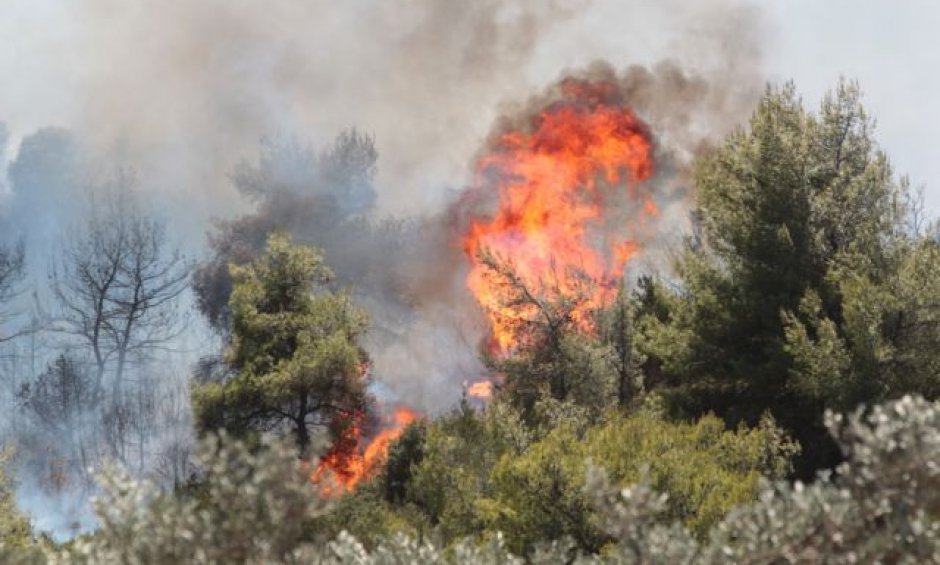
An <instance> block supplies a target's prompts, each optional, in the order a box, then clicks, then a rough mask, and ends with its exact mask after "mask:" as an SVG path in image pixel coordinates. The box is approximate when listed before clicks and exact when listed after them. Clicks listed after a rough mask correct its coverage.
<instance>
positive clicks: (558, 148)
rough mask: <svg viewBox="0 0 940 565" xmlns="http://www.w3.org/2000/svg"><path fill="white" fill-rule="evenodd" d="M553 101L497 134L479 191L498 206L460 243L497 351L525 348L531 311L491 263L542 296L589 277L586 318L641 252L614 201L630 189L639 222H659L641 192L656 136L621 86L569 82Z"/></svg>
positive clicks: (481, 170)
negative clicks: (522, 332)
mask: <svg viewBox="0 0 940 565" xmlns="http://www.w3.org/2000/svg"><path fill="white" fill-rule="evenodd" d="M553 98H554V99H553V100H551V101H549V102H546V103H545V104H544V106H543V107H542V108H540V109H539V110H538V111H537V112H535V113H534V114H533V116H532V117H531V119H530V120H529V123H527V124H523V126H522V127H518V128H508V129H507V130H506V131H503V132H502V133H500V134H498V135H497V136H496V137H495V138H494V142H493V144H492V147H491V150H490V151H489V152H488V153H486V154H484V155H483V156H482V157H480V158H479V160H478V162H477V177H478V181H477V184H478V186H477V187H475V188H476V189H478V190H479V191H481V192H486V191H490V192H495V198H496V200H497V208H496V210H495V212H493V213H491V214H487V215H485V216H482V217H477V218H474V219H472V220H471V222H470V224H469V227H468V229H467V230H466V231H465V233H464V235H463V241H462V243H463V247H464V250H465V252H466V253H467V255H468V257H469V259H470V262H471V268H470V272H469V275H468V277H467V284H468V286H469V288H470V290H471V292H472V293H473V295H474V296H475V297H476V299H477V300H478V301H479V303H480V304H481V305H482V306H483V309H484V311H485V312H486V314H487V316H488V318H489V322H490V326H491V329H492V334H493V338H494V340H495V342H496V343H495V345H496V346H497V350H498V351H507V350H508V349H510V348H511V346H512V345H513V344H514V343H516V342H517V336H516V335H515V333H516V331H517V330H516V328H518V327H519V324H518V323H517V322H519V321H520V320H523V319H525V318H527V317H529V316H532V315H533V312H531V311H528V310H530V309H531V306H525V305H523V306H518V305H517V306H507V305H506V301H505V298H504V297H503V296H502V293H501V290H500V287H499V285H498V284H494V283H493V281H492V277H491V276H490V275H491V272H490V271H491V265H488V264H487V262H486V260H485V257H487V256H489V257H495V258H496V259H498V260H500V261H506V262H508V263H509V264H511V267H512V269H513V271H514V273H515V276H516V277H517V278H518V280H519V281H520V282H521V283H523V284H524V285H525V286H526V287H527V288H529V289H534V290H538V291H539V292H547V293H555V294H558V295H568V294H570V293H573V292H574V291H575V290H576V288H577V287H578V286H579V285H580V284H582V282H583V280H584V278H585V277H586V278H587V279H589V280H590V281H592V282H593V283H595V284H597V290H596V291H594V292H593V293H592V295H591V297H590V298H589V299H588V301H587V302H586V303H585V304H584V305H583V309H584V310H585V312H581V313H580V314H585V313H586V311H587V310H590V309H594V308H597V307H599V306H602V305H604V304H605V303H606V302H608V301H609V300H610V299H611V298H612V297H613V296H614V294H615V292H616V290H615V289H616V284H617V281H619V280H620V278H621V277H622V273H623V269H624V267H625V265H626V263H627V262H628V261H629V260H630V258H631V257H633V256H634V255H635V254H636V253H637V252H638V251H639V243H638V242H637V241H635V239H634V238H633V237H632V235H631V234H632V233H633V231H632V230H631V229H630V226H628V225H622V224H621V225H616V224H615V225H613V226H611V225H610V222H611V221H612V218H611V217H610V215H609V214H607V213H606V209H605V207H606V203H607V200H608V199H611V198H616V197H617V195H616V194H614V193H615V192H616V191H618V190H619V191H626V195H627V197H628V198H629V199H630V200H632V201H634V202H639V206H636V209H637V210H638V214H640V215H645V216H656V215H657V214H658V210H657V208H656V205H655V203H654V202H653V201H652V199H650V197H649V196H647V195H644V194H641V193H640V191H639V190H638V189H637V187H638V186H640V183H642V182H643V181H645V180H647V179H649V178H650V177H651V176H652V174H653V151H654V148H653V142H652V136H651V134H650V132H649V128H648V127H647V126H646V124H644V123H643V122H642V121H641V120H640V119H639V118H638V117H637V116H636V115H635V114H634V113H633V111H632V110H631V109H630V108H629V107H627V106H626V105H625V104H624V103H623V102H622V96H621V94H620V93H619V92H618V88H617V86H616V84H614V83H612V82H592V81H587V80H579V79H566V80H564V81H562V82H561V83H560V85H559V88H558V95H557V96H555V97H553ZM614 221H615V222H616V221H619V220H614ZM575 314H576V315H577V314H578V313H575ZM584 319H585V320H586V319H587V317H586V316H584Z"/></svg>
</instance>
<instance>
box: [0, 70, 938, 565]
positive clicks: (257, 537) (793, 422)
mask: <svg viewBox="0 0 940 565" xmlns="http://www.w3.org/2000/svg"><path fill="white" fill-rule="evenodd" d="M611 84H612V83H608V82H604V81H603V80H600V79H597V78H596V77H588V78H585V77H580V78H576V79H571V80H568V79H565V80H562V81H560V82H559V84H558V85H556V87H554V88H555V90H551V91H550V92H549V93H547V94H546V95H545V97H546V100H544V101H539V102H538V103H537V104H536V107H537V108H536V111H533V112H531V113H530V114H529V115H527V116H526V117H527V119H528V120H529V122H528V123H527V124H525V125H523V126H518V125H516V124H509V125H507V124H503V125H501V126H499V127H500V128H504V129H502V130H498V131H497V132H496V135H494V137H493V141H491V149H492V151H491V152H490V153H489V154H486V155H484V156H483V157H480V158H479V161H478V165H479V166H480V167H481V170H483V171H485V172H486V174H485V175H483V176H484V177H487V180H482V181H480V182H481V183H482V185H485V187H486V188H487V190H488V191H489V192H487V191H486V190H482V189H481V190H479V191H476V192H471V193H470V195H469V196H468V197H467V199H464V200H461V201H460V204H459V205H458V206H456V207H455V208H454V209H453V210H452V212H453V215H452V219H451V220H449V221H448V222H446V224H447V225H448V226H450V227H452V226H457V229H458V230H460V231H459V233H458V235H457V236H454V235H453V233H454V232H453V231H449V230H448V229H445V226H443V225H441V223H438V222H434V221H430V220H429V221H419V220H411V221H399V220H383V221H379V220H375V219H372V218H369V217H367V216H364V215H362V214H361V212H362V211H363V210H365V209H367V208H368V207H369V206H370V204H371V202H372V201H374V199H375V193H374V189H373V178H374V174H375V168H376V163H377V159H378V153H377V150H376V148H375V142H374V138H373V137H371V136H370V135H368V134H365V133H362V132H359V131H357V130H347V131H345V132H344V133H342V134H341V135H340V136H338V137H337V138H336V140H335V141H334V142H333V144H331V145H329V146H328V147H326V148H325V149H323V150H322V151H312V150H309V149H308V148H304V147H302V146H299V145H297V144H290V143H284V144H273V145H268V146H266V147H264V148H263V150H262V152H261V156H260V158H259V160H258V161H257V163H245V164H243V165H242V166H241V167H239V168H237V169H236V171H235V172H234V173H233V174H232V175H231V179H232V182H233V183H234V184H235V185H236V187H237V188H238V190H239V191H240V192H241V193H242V194H244V195H245V196H246V197H247V198H248V199H249V200H250V201H251V202H253V206H254V209H253V210H251V211H249V212H246V213H245V214H244V215H242V216H240V217H237V218H235V219H231V220H224V221H219V222H217V224H216V225H215V227H214V228H213V230H212V231H211V232H210V233H209V235H208V245H207V247H206V249H207V252H206V253H204V254H203V255H202V256H200V257H197V258H195V259H194V258H191V257H189V256H188V255H187V254H185V253H183V252H182V251H181V250H180V247H179V245H178V241H179V238H178V237H177V235H176V234H174V233H173V231H172V229H171V228H170V224H168V222H167V221H165V219H164V218H162V217H161V216H160V215H159V214H158V213H156V212H155V211H154V210H153V209H151V208H150V207H148V205H147V203H146V202H145V201H142V200H140V199H138V198H135V197H134V196H133V193H134V191H133V190H132V189H131V188H132V187H133V186H134V185H135V183H136V182H137V180H136V179H135V177H134V174H133V172H132V171H125V170H121V171H119V172H118V173H116V174H114V175H112V176H111V177H110V179H109V181H108V183H106V184H105V185H103V186H101V187H99V188H100V190H98V191H97V192H96V193H95V194H96V196H95V198H94V199H93V201H92V202H91V203H90V204H89V205H88V208H87V213H85V219H84V220H83V221H82V222H80V223H77V224H76V225H74V226H73V227H72V228H71V230H70V231H69V232H68V233H67V234H66V235H65V236H64V237H63V238H62V239H61V241H59V242H58V243H57V244H55V245H51V244H48V245H49V247H48V249H50V250H51V251H50V256H51V257H53V259H52V260H51V262H50V264H49V266H48V276H47V277H46V281H45V288H42V289H34V288H33V289H31V288H28V286H29V285H28V284H26V283H25V282H24V281H27V280H28V277H27V274H28V273H29V272H31V271H30V269H33V268H35V267H34V266H32V265H30V264H29V262H28V260H27V259H28V258H29V257H32V256H35V254H34V253H27V251H26V250H25V246H26V245H27V244H28V245H36V243H35V242H34V241H31V242H28V243H24V242H22V241H18V240H15V239H9V240H8V241H5V242H3V248H2V252H0V300H2V302H3V304H4V309H3V311H4V313H5V314H4V315H5V318H4V324H3V327H4V328H5V332H4V333H3V334H2V340H3V345H4V347H5V348H6V351H8V352H13V353H10V354H8V355H6V356H5V357H4V359H5V361H4V362H5V363H6V364H5V365H4V368H3V372H4V386H6V387H8V388H9V391H8V396H9V399H10V403H11V404H10V408H9V410H11V411H12V412H11V414H12V415H11V416H10V418H11V422H13V423H14V425H12V426H11V427H10V430H9V431H8V432H7V433H6V435H5V437H4V445H5V446H6V448H5V452H4V453H5V455H4V466H5V472H4V475H3V480H2V483H0V560H2V561H3V562H4V563H160V564H162V563H166V564H171V563H418V562H421V563H424V562H428V563H467V562H479V563H517V562H518V563H559V562H564V563H593V562H605V563H606V562H611V563H670V564H672V563H728V562H734V563H797V562H801V563H802V562H827V563H859V562H866V563H867V562H884V563H901V562H911V563H914V562H917V563H926V562H938V561H940V537H938V536H940V522H938V518H940V466H938V462H940V405H938V404H936V399H937V398H938V396H940V239H938V236H940V232H938V227H937V225H936V224H935V223H934V222H933V221H932V220H931V219H930V218H929V217H927V215H926V213H925V207H924V202H923V194H922V191H920V190H918V189H917V188H916V187H913V186H911V183H910V182H909V181H908V180H907V179H906V177H904V176H903V175H899V174H898V173H897V172H895V170H894V169H893V168H892V165H891V162H890V161H889V159H888V156H887V155H886V154H885V153H884V152H883V151H882V150H881V149H880V147H879V145H878V143H877V142H876V139H875V128H874V119H873V118H872V117H871V116H870V115H869V114H868V113H867V111H866V109H865V107H864V105H863V100H862V96H861V91H860V88H859V86H858V85H857V84H856V83H855V82H853V81H850V80H842V81H839V82H838V83H837V84H836V86H835V87H834V88H833V89H832V90H831V91H830V92H829V93H828V94H827V95H826V96H825V97H824V98H823V100H822V103H821V104H820V106H819V107H818V108H813V109H810V108H807V107H805V105H804V102H803V101H802V99H801V97H800V95H799V94H798V91H797V87H796V86H795V85H794V84H792V83H784V84H782V85H771V86H768V87H767V88H766V89H765V90H764V92H763V94H762V95H761V96H760V97H759V100H758V101H757V103H756V105H755V106H754V107H753V108H752V109H751V113H750V117H749V119H747V120H746V121H745V122H743V123H741V124H739V125H738V126H737V127H735V128H734V129H733V130H732V131H731V132H730V133H728V134H727V135H726V136H725V137H724V139H721V140H719V141H718V142H716V143H714V144H712V145H710V146H708V147H704V148H700V149H699V150H698V151H697V152H696V154H695V156H694V159H692V161H691V163H690V166H689V167H688V180H689V183H690V187H691V195H692V196H691V198H692V204H691V206H690V213H689V214H688V216H687V218H686V219H685V221H684V224H685V225H687V229H686V231H685V232H683V235H682V237H681V238H679V240H678V241H679V243H678V244H677V245H674V246H672V247H670V248H669V249H668V250H660V251H658V253H659V254H660V255H661V256H662V257H664V258H665V260H664V261H663V262H662V265H663V266H662V267H661V268H659V269H652V268H650V269H646V270H642V271H640V270H638V269H628V268H627V266H628V265H629V264H630V262H631V261H633V260H634V259H635V257H636V256H638V254H641V253H642V252H643V250H642V249H640V248H639V247H638V246H640V244H641V243H643V242H644V241H645V240H644V237H647V236H646V235H645V234H646V233H647V231H646V228H645V227H644V226H645V225H647V224H649V223H651V222H654V221H656V218H658V217H659V211H658V207H659V205H660V204H661V203H662V202H661V201H660V202H659V203H658V204H657V198H659V197H660V196H661V195H660V193H657V192H644V190H652V189H644V188H643V187H644V186H648V185H649V186H655V185H656V180H655V179H656V178H658V177H657V175H659V174H663V173H660V172H659V171H658V170H657V167H659V165H660V162H661V157H662V153H663V151H664V150H663V148H662V147H658V146H657V141H656V140H655V137H654V136H653V134H652V133H651V131H650V129H649V127H648V126H646V125H645V124H644V123H643V122H642V120H641V119H640V118H639V117H637V115H635V114H633V112H632V111H630V110H628V109H624V108H626V106H625V105H626V104H627V103H628V102H630V100H629V99H624V98H623V95H622V93H621V91H620V90H618V88H619V87H616V88H615V87H613V86H610V85H611ZM517 127H518V128H520V129H512V128H517ZM506 128H509V129H506ZM598 128H599V129H598ZM45 135H46V136H47V137H48V138H47V139H34V140H33V141H34V143H36V144H37V145H43V146H44V147H45V149H44V151H46V153H43V152H41V151H38V150H37V151H35V152H33V153H32V154H31V153H30V151H29V149H30V148H29V147H28V146H24V147H23V148H21V150H20V155H19V157H18V160H17V161H16V162H14V163H13V164H12V165H11V167H10V170H9V173H8V174H9V175H10V177H11V178H13V179H14V180H16V181H17V182H16V185H17V186H27V185H28V184H29V183H34V184H35V185H36V186H40V185H41V184H42V183H44V182H48V181H49V177H48V176H47V177H45V178H43V177H39V178H35V177H34V176H31V175H34V174H35V171H36V170H39V169H41V170H43V171H44V173H43V174H45V175H55V174H60V173H61V174H66V173H67V170H68V169H67V168H65V167H64V166H63V165H62V162H63V161H64V160H67V156H68V155H70V154H71V153H70V151H71V150H70V149H69V147H68V144H69V139H68V138H67V136H64V135H62V134H61V133H56V132H54V131H52V132H47V133H46V134H45ZM542 136H544V137H542ZM49 147H52V148H53V149H54V152H55V151H58V154H57V155H53V156H52V157H50V156H49V155H48V154H47V153H48V151H49V149H48V148H49ZM31 158H32V159H34V160H35V159H38V160H40V162H41V163H42V164H43V167H40V168H39V169H37V168H36V167H34V166H33V165H31V164H30V162H29V159H31ZM657 158H659V159H660V161H657V160H656V159H657ZM43 159H45V161H43ZM546 163H548V164H546ZM56 164H58V166H59V169H58V172H56V170H55V169H54V167H53V165H56ZM50 167H53V168H52V171H51V172H50ZM298 171H300V172H299V173H298ZM493 178H495V179H496V180H495V181H494V180H492V179H493ZM492 183H495V184H492ZM482 185H481V186H482ZM624 186H627V187H633V188H632V189H630V190H628V193H629V197H628V198H627V200H629V202H627V203H626V204H623V205H622V206H623V207H624V209H626V210H629V211H630V212H629V214H632V215H631V216H630V218H631V222H632V223H631V224H630V226H629V227H627V228H623V227H614V228H610V227H609V226H608V227H605V230H604V232H603V238H602V239H603V241H604V244H605V245H606V246H607V249H613V250H614V252H613V253H606V252H605V253H601V252H595V251H596V249H597V246H596V243H594V242H596V241H597V240H598V237H595V236H594V235H592V234H591V232H589V231H585V230H584V225H585V224H584V218H589V219H590V220H591V221H593V219H594V217H595V216H593V215H592V214H594V210H593V208H589V206H594V205H599V204H598V203H603V202H606V200H604V199H603V198H602V197H606V198H611V197H610V196H609V194H610V193H612V192H614V191H616V190H618V189H622V188H623V187H624ZM565 190H568V191H575V192H574V193H569V192H564V191H565ZM526 191H532V192H531V194H530V193H527V192H526ZM571 194H576V195H577V196H572V195H571ZM520 195H521V196H520ZM517 197H518V200H519V202H515V201H514V200H513V198H517ZM553 198H555V200H552V199H553ZM494 201H496V202H498V203H499V205H500V206H502V208H497V209H496V210H495V211H494V209H493V206H492V204H493V202H494ZM611 206H613V205H611ZM572 218H574V219H572ZM644 218H645V219H644ZM539 222H542V223H539ZM533 226H535V227H533ZM617 226H622V224H617ZM530 228H531V229H532V230H534V231H526V230H529V229H530ZM506 233H510V234H511V235H512V237H505V234H506ZM536 236H537V237H536ZM649 237H650V238H651V237H652V236H649ZM448 239H457V240H458V241H457V242H456V243H453V242H451V243H450V245H457V246H458V247H459V248H460V249H461V252H460V253H459V255H460V261H461V262H464V265H463V267H462V268H463V269H464V270H463V271H461V272H463V273H465V277H464V280H465V284H466V287H463V286H462V285H461V286H462V288H461V290H460V291H461V292H467V289H469V292H470V293H471V295H472V296H473V297H474V298H475V299H476V300H475V302H474V304H473V310H474V312H475V314H474V315H475V316H476V318H475V320H476V322H477V323H479V324H481V325H482V327H484V328H486V331H485V334H486V335H485V338H484V339H483V340H482V341H481V342H480V343H479V344H478V348H477V350H476V351H475V352H474V353H473V354H474V355H475V356H476V358H477V359H478V360H479V364H480V368H481V373H482V377H480V379H481V380H477V377H476V376H475V375H467V378H468V379H473V380H475V381H476V382H473V383H470V382H467V384H466V385H465V386H464V389H463V395H462V397H461V398H460V399H459V400H457V401H456V402H455V403H453V404H451V405H450V406H449V407H447V408H446V409H443V410H440V411H438V412H437V413H423V412H422V411H420V410H417V409H415V408H414V407H409V406H408V405H407V403H406V402H403V400H406V399H402V398H397V399H390V397H389V395H388V394H387V393H383V392H382V390H381V389H377V388H376V384H375V380H376V379H381V375H373V362H372V354H373V352H372V351H371V350H370V346H371V345H373V344H375V343H377V342H376V341H375V340H374V339H373V340H372V341H370V340H369V339H366V337H367V336H370V335H374V333H376V332H378V333H381V332H382V331H384V330H383V329H382V327H381V326H387V325H389V324H390V323H391V324H392V325H394V323H395V320H396V319H398V318H396V317H395V315H393V314H388V313H387V312H386V313H385V314H383V313H381V311H380V310H379V309H378V308H377V307H376V304H379V303H380V304H382V305H384V307H385V308H386V310H389V311H393V312H397V311H399V310H400V311H404V312H407V311H409V308H414V307H415V306H414V305H415V301H416V300H418V298H416V297H420V296H421V293H424V292H430V291H428V290H427V288H428V286H429V285H432V283H434V280H433V278H432V277H431V276H430V275H427V280H424V279H421V278H420V277H418V278H415V277H414V276H412V273H410V272H409V269H412V268H414V265H416V264H423V263H426V262H434V261H442V262H444V263H447V260H446V259H444V260H441V259H440V257H438V258H435V256H434V253H435V251H434V250H435V249H437V247H435V246H433V245H429V244H428V243H427V242H428V241H429V240H431V241H433V240H448ZM533 242H538V243H539V245H544V246H546V247H547V249H548V251H546V250H545V249H543V248H542V247H538V246H536V243H533ZM41 244H42V243H41V242H40V245H41ZM592 250H593V251H592ZM566 253H567V255H566ZM546 257H551V260H546V259H545V258H546ZM43 268H45V266H43ZM416 281H417V282H416ZM445 294H446V293H445ZM190 296H191V297H192V298H188V297H190ZM446 296H452V295H449V294H448V295H446ZM396 308H398V310H396ZM453 308H454V309H455V310H457V309H459V308H460V307H459V306H457V305H454V306H453ZM377 311H378V312H380V313H379V314H377V315H376V314H375V312H377ZM194 317H195V318H198V321H199V323H203V324H205V326H206V327H207V328H209V329H208V330H207V331H208V334H210V336H211V339H210V338H207V340H208V343H211V347H209V348H208V349H209V350H208V351H201V354H200V356H199V359H198V362H196V363H195V364H193V365H192V366H189V367H184V368H183V369H181V370H180V369H179V368H178V367H174V365H173V363H171V362H169V361H167V359H169V358H170V357H168V356H167V355H169V354H168V353H167V352H168V351H170V350H172V349H174V348H176V347H179V340H180V336H182V335H185V334H186V333H187V332H189V331H191V328H192V326H194V325H195V324H196V321H195V320H194ZM377 328H378V329H377ZM393 347H401V346H400V345H395V344H394V343H393ZM26 366H32V367H33V372H34V375H35V376H34V378H24V377H22V376H20V375H19V374H18V373H17V371H21V372H22V371H25V370H26V369H24V368H23V367H26ZM37 367H38V368H37ZM168 371H182V373H183V378H182V379H175V380H174V379H168V378H166V377H165V374H166V372H168ZM24 484H28V485H32V486H30V488H31V489H35V490H37V491H43V492H46V493H84V494H86V495H87V496H88V497H89V498H90V499H92V500H93V503H92V505H93V508H94V516H93V518H91V519H90V520H91V524H93V525H92V526H91V527H87V528H86V527H81V528H79V527H76V529H75V530H73V531H72V533H71V534H69V535H65V536H63V535H59V534H56V533H55V532H52V531H50V530H44V529H43V528H42V527H40V526H38V525H37V524H36V523H34V521H33V520H31V518H30V514H29V512H28V511H25V510H24V509H23V508H21V507H20V506H19V503H20V502H19V501H20V500H22V498H18V497H17V495H16V491H17V489H18V488H22V486H23V485H24Z"/></svg>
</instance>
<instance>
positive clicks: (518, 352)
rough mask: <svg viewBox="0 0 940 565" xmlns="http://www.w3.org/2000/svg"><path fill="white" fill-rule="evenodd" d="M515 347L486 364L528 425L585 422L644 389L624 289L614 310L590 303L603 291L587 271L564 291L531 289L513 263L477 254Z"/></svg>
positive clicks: (574, 273) (490, 357)
mask: <svg viewBox="0 0 940 565" xmlns="http://www.w3.org/2000/svg"><path fill="white" fill-rule="evenodd" d="M480 260H481V263H482V265H483V266H484V267H485V269H486V271H485V276H486V277H487V280H488V281H489V284H490V285H491V286H492V287H493V288H494V289H496V290H495V291H494V292H495V294H496V296H497V302H498V307H497V308H495V310H493V311H492V312H491V315H492V316H496V317H497V319H498V320H499V321H500V325H501V326H503V327H507V328H511V331H512V334H513V336H514V341H513V346H512V347H511V348H510V349H509V350H508V351H497V352H491V353H489V354H487V355H486V356H485V361H486V363H487V365H488V366H489V367H490V369H491V370H493V371H494V372H497V373H499V374H501V375H503V376H504V377H505V385H504V388H505V391H506V393H507V394H508V395H509V398H510V399H511V400H512V402H513V404H514V405H515V406H517V407H518V408H520V409H521V410H522V414H523V417H524V419H525V420H526V422H527V423H528V424H530V425H532V426H534V427H540V428H542V429H545V430H548V429H551V428H553V427H555V426H556V425H557V423H558V421H559V420H560V419H565V418H569V419H570V418H575V419H578V420H581V421H582V424H587V423H590V422H593V421H596V420H597V418H599V417H600V416H601V414H602V413H603V412H604V410H605V409H607V408H609V407H611V406H614V405H618V404H619V405H621V406H626V405H629V404H630V403H631V402H633V401H634V400H635V399H636V398H637V397H638V396H639V393H640V392H641V389H642V375H641V372H640V364H641V362H642V359H643V358H642V355H641V354H640V353H639V352H638V351H637V350H636V347H635V343H634V328H633V307H632V305H631V304H630V302H629V297H628V295H627V293H626V292H625V291H624V289H623V288H621V289H619V291H618V293H617V296H616V300H614V301H613V304H611V305H610V306H609V307H606V308H598V307H595V306H592V304H593V303H595V302H596V298H595V297H596V295H597V294H598V293H600V292H602V291H601V289H599V288H598V287H597V284H596V283H595V281H592V280H590V279H589V278H588V277H587V276H586V275H585V274H584V273H582V272H579V271H577V270H573V271H572V272H571V273H569V279H570V280H569V284H568V288H567V290H563V289H561V288H559V287H557V285H555V286H552V285H548V286H544V285H543V286H542V287H539V288H530V286H531V285H528V284H527V283H526V281H524V280H523V279H522V278H520V277H519V276H517V275H516V273H515V272H514V270H513V265H512V264H511V263H510V262H508V261H505V260H502V259H501V258H499V257H496V256H494V255H492V254H491V253H489V252H487V251H484V252H483V253H482V254H481V257H480Z"/></svg>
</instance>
